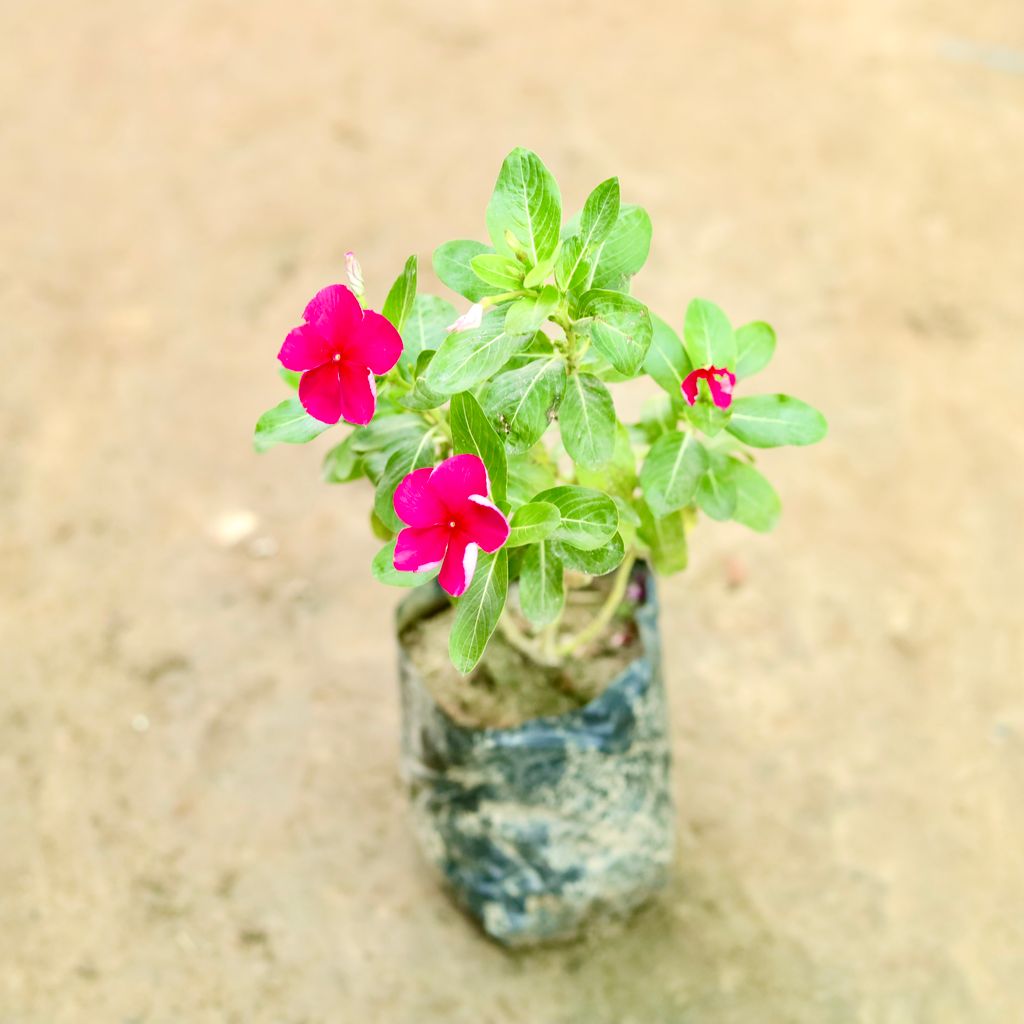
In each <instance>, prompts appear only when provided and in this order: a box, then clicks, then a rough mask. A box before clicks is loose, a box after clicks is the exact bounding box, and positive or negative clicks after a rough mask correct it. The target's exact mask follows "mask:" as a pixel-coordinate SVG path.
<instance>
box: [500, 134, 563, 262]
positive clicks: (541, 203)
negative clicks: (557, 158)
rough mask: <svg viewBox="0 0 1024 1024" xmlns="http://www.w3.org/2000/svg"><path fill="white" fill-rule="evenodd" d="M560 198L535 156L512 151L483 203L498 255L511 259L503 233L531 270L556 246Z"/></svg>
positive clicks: (553, 182) (512, 254)
mask: <svg viewBox="0 0 1024 1024" xmlns="http://www.w3.org/2000/svg"><path fill="white" fill-rule="evenodd" d="M561 224H562V197H561V195H560V194H559V191H558V185H557V184H556V182H555V179H554V178H553V177H552V175H551V172H550V171H549V170H548V169H547V168H546V167H545V166H544V164H543V163H542V162H541V160H540V157H538V156H537V154H536V153H531V152H530V151H529V150H527V149H522V148H519V149H514V150H512V152H511V153H509V155H508V156H507V157H505V162H504V163H503V164H502V165H501V170H500V171H499V172H498V180H497V181H496V182H495V185H494V193H493V194H492V195H491V201H490V202H489V203H488V204H487V231H488V233H489V234H490V236H491V241H492V242H493V243H494V248H495V249H497V251H498V252H500V253H504V254H505V255H507V256H514V255H515V252H514V251H513V249H512V247H511V246H510V245H509V243H508V240H507V237H506V234H505V233H506V232H510V233H511V234H512V235H513V236H514V237H515V238H516V240H517V241H518V242H519V243H520V244H521V245H522V247H523V249H524V250H525V252H526V255H527V256H528V258H529V260H530V266H531V267H534V266H536V265H537V264H538V263H540V262H541V261H542V260H544V259H547V257H548V256H550V255H551V254H552V253H553V252H554V251H555V249H556V247H557V246H558V232H559V228H560V227H561Z"/></svg>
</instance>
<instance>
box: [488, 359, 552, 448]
mask: <svg viewBox="0 0 1024 1024" xmlns="http://www.w3.org/2000/svg"><path fill="white" fill-rule="evenodd" d="M564 380H565V364H564V363H563V362H562V361H561V359H558V358H556V357H554V356H549V357H548V358H541V359H533V360H532V361H531V362H528V363H527V364H526V365H525V366H522V367H520V368H519V369H516V370H508V371H506V372H504V373H501V374H499V375H498V376H497V377H495V378H494V380H492V381H491V382H490V384H489V385H488V387H487V391H486V393H485V395H484V400H483V406H484V410H485V411H486V413H487V415H488V416H489V417H490V418H491V419H492V420H493V421H494V422H496V423H497V424H498V427H499V432H504V436H505V447H506V448H507V449H508V450H509V451H510V452H517V453H518V452H525V451H527V450H528V449H529V448H532V447H533V446H534V445H535V444H536V443H537V442H538V441H539V440H540V438H541V436H542V435H543V433H544V431H545V430H547V428H548V423H549V421H550V415H551V412H552V410H553V409H554V408H555V407H556V405H557V401H558V396H559V394H560V393H561V390H562V385H563V382H564Z"/></svg>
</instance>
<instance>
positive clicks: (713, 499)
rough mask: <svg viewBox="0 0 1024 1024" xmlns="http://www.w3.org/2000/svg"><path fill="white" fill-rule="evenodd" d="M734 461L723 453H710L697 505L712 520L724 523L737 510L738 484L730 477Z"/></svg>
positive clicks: (698, 493)
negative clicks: (731, 464) (731, 463)
mask: <svg viewBox="0 0 1024 1024" xmlns="http://www.w3.org/2000/svg"><path fill="white" fill-rule="evenodd" d="M731 461H733V460H731V459H729V458H728V457H727V456H725V455H723V454H722V453H721V452H710V453H709V461H708V468H707V471H706V472H705V474H704V476H702V477H701V480H700V484H699V485H698V486H697V504H698V505H699V506H700V508H701V510H702V511H703V512H704V514H705V515H707V516H709V517H710V518H711V519H717V520H718V521H719V522H724V521H725V520H727V519H731V518H732V515H733V512H734V511H735V509H736V483H735V481H734V480H733V478H732V476H731V475H730V467H729V463H730V462H731Z"/></svg>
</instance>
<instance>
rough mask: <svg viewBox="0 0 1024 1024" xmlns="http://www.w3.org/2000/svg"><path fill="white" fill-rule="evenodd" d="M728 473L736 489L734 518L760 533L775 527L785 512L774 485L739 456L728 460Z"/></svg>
mask: <svg viewBox="0 0 1024 1024" xmlns="http://www.w3.org/2000/svg"><path fill="white" fill-rule="evenodd" d="M728 474H729V478H730V480H731V481H732V483H733V485H734V486H735V488H736V506H735V508H734V509H733V513H732V518H733V519H735V520H736V522H738V523H742V524H743V525H744V526H747V527H749V528H750V529H751V530H757V531H758V532H759V533H767V532H768V531H769V530H771V529H773V528H774V527H775V524H776V523H777V522H778V521H779V516H780V515H781V513H782V502H781V501H780V500H779V496H778V494H777V493H776V491H775V488H774V487H772V485H771V484H770V483H769V482H768V481H767V480H766V479H765V478H764V477H763V476H762V475H761V474H760V473H759V472H758V471H757V470H756V469H754V467H753V466H751V465H749V464H748V463H746V462H741V461H740V460H739V459H733V458H730V459H729V469H728Z"/></svg>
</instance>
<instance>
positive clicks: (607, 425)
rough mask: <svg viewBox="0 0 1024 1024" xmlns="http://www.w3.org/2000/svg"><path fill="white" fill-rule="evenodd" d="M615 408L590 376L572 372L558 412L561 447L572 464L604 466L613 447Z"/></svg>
mask: <svg viewBox="0 0 1024 1024" xmlns="http://www.w3.org/2000/svg"><path fill="white" fill-rule="evenodd" d="M615 424H616V419H615V406H614V405H613V404H612V396H611V394H610V393H609V391H608V389H607V388H606V387H605V386H604V385H603V384H602V383H601V382H600V381H599V380H598V379H597V377H595V376H594V375H593V374H591V373H572V374H570V375H569V378H568V380H567V381H566V385H565V395H564V397H563V398H562V405H561V407H560V408H559V411H558V426H559V429H560V430H561V433H562V444H564V445H565V450H566V451H567V452H568V453H569V457H570V458H571V459H572V460H573V462H577V463H579V465H581V466H584V467H587V468H590V469H594V468H597V467H598V466H602V465H604V463H606V462H607V461H608V460H609V459H610V458H611V454H612V448H613V446H614V444H615Z"/></svg>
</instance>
